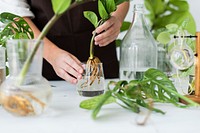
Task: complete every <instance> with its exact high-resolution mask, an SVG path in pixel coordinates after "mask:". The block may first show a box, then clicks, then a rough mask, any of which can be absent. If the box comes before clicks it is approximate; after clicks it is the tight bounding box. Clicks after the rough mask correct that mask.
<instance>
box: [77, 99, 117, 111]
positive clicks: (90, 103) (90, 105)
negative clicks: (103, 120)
mask: <svg viewBox="0 0 200 133" xmlns="http://www.w3.org/2000/svg"><path fill="white" fill-rule="evenodd" d="M103 97H104V95H100V96H96V97H93V98H90V99H87V100H84V101H82V102H81V103H80V107H81V108H83V109H88V110H91V109H94V108H96V107H97V105H98V103H99V102H100V101H101V100H102V98H103ZM115 101H116V100H115V99H114V98H113V97H109V98H108V100H106V102H105V103H104V105H105V104H110V103H113V102H115Z"/></svg>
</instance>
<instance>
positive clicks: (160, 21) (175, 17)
mask: <svg viewBox="0 0 200 133" xmlns="http://www.w3.org/2000/svg"><path fill="white" fill-rule="evenodd" d="M186 19H189V22H188V24H187V26H186V27H185V30H187V31H188V32H189V33H191V34H195V32H196V24H195V21H194V18H193V16H192V15H191V14H190V13H189V12H188V11H185V12H173V13H172V14H170V15H167V16H164V17H159V18H157V19H155V22H154V29H155V30H156V29H159V28H161V27H165V26H166V25H168V24H171V23H175V24H177V25H179V26H180V25H181V24H182V22H183V21H184V20H186Z"/></svg>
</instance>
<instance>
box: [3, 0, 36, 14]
mask: <svg viewBox="0 0 200 133" xmlns="http://www.w3.org/2000/svg"><path fill="white" fill-rule="evenodd" d="M2 12H10V13H13V14H16V15H18V16H22V17H31V18H34V14H33V13H32V12H31V11H30V6H29V5H28V3H27V1H26V0H0V13H2Z"/></svg>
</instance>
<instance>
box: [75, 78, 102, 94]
mask: <svg viewBox="0 0 200 133" xmlns="http://www.w3.org/2000/svg"><path fill="white" fill-rule="evenodd" d="M77 91H78V93H79V95H81V96H86V97H93V96H97V95H100V94H103V93H104V78H103V77H99V78H96V79H95V80H94V82H93V83H92V84H91V82H90V80H89V78H87V77H84V78H83V79H81V80H79V81H78V83H77Z"/></svg>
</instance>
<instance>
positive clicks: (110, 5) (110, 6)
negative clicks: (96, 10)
mask: <svg viewBox="0 0 200 133" xmlns="http://www.w3.org/2000/svg"><path fill="white" fill-rule="evenodd" d="M116 8H117V7H116V5H115V0H107V1H106V9H107V13H108V14H110V13H112V12H114V11H115V10H116Z"/></svg>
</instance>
